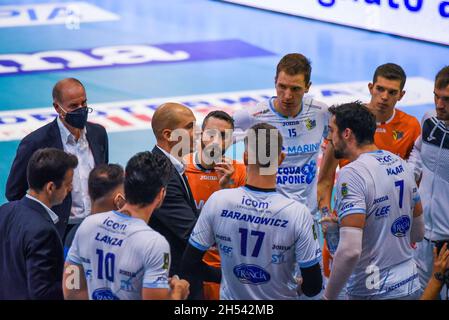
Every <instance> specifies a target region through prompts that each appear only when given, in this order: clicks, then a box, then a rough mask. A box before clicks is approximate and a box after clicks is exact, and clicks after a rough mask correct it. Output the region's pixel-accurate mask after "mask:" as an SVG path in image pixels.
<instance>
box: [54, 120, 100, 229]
mask: <svg viewBox="0 0 449 320" xmlns="http://www.w3.org/2000/svg"><path fill="white" fill-rule="evenodd" d="M57 121H58V126H59V132H60V133H61V139H62V145H63V147H64V151H65V152H68V153H71V154H73V155H75V156H76V157H77V158H78V166H77V167H76V168H75V170H74V172H73V189H72V209H71V212H70V218H69V222H72V223H77V222H78V221H80V220H82V219H83V218H85V217H87V216H88V215H89V214H90V211H91V204H90V198H89V193H88V187H87V180H88V178H89V173H90V171H91V170H92V169H93V168H94V166H95V161H94V157H93V155H92V151H91V150H90V148H89V142H88V141H87V138H86V134H87V129H86V128H85V129H83V130H82V131H81V136H80V138H79V139H78V141H76V139H75V137H74V136H73V134H71V133H70V131H69V130H68V129H67V128H66V127H65V126H64V124H63V123H62V122H61V119H59V117H58V120H57Z"/></svg>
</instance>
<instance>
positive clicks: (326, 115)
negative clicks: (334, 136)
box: [321, 103, 332, 139]
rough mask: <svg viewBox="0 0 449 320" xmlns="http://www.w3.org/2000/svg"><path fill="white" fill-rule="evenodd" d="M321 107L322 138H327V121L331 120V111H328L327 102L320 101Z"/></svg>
mask: <svg viewBox="0 0 449 320" xmlns="http://www.w3.org/2000/svg"><path fill="white" fill-rule="evenodd" d="M321 107H322V108H323V123H324V130H323V138H324V139H327V138H328V137H329V122H330V120H331V116H332V115H331V113H330V112H329V106H328V105H327V104H324V103H321Z"/></svg>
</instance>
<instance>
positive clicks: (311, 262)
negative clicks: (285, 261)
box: [298, 255, 321, 268]
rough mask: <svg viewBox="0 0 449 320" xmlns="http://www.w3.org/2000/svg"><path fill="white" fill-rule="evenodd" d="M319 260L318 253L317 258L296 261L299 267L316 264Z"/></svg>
mask: <svg viewBox="0 0 449 320" xmlns="http://www.w3.org/2000/svg"><path fill="white" fill-rule="evenodd" d="M320 261H321V255H319V256H318V257H317V258H315V259H313V260H311V261H307V262H298V265H299V267H301V268H309V267H311V266H314V265H316V264H317V263H320Z"/></svg>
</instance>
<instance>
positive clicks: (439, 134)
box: [409, 110, 449, 240]
mask: <svg viewBox="0 0 449 320" xmlns="http://www.w3.org/2000/svg"><path fill="white" fill-rule="evenodd" d="M421 125H422V131H421V136H420V137H419V138H418V139H417V140H416V142H415V146H414V148H413V151H412V153H411V155H410V158H409V163H410V164H411V166H412V167H413V168H414V171H415V175H416V179H419V177H420V176H421V173H422V179H421V182H420V184H419V192H420V194H421V195H422V198H423V211H424V221H425V225H426V234H425V237H426V238H427V239H430V240H445V239H449V211H448V208H449V170H448V167H449V126H446V125H445V123H444V122H443V121H440V120H438V119H437V118H436V114H435V110H433V111H430V112H427V113H426V114H425V115H424V117H423V119H422V122H421Z"/></svg>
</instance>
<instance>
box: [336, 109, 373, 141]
mask: <svg viewBox="0 0 449 320" xmlns="http://www.w3.org/2000/svg"><path fill="white" fill-rule="evenodd" d="M329 112H330V113H331V114H332V115H334V116H335V122H336V123H337V127H338V132H339V133H342V132H343V131H344V130H345V129H346V128H349V129H351V131H352V132H353V133H354V136H355V138H356V140H357V143H358V144H359V145H366V144H371V143H374V133H375V132H376V117H375V116H374V114H373V113H372V112H371V111H370V110H369V109H368V108H367V107H365V106H364V105H363V104H362V103H361V102H360V101H355V102H350V103H344V104H341V105H339V106H332V107H330V108H329Z"/></svg>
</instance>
